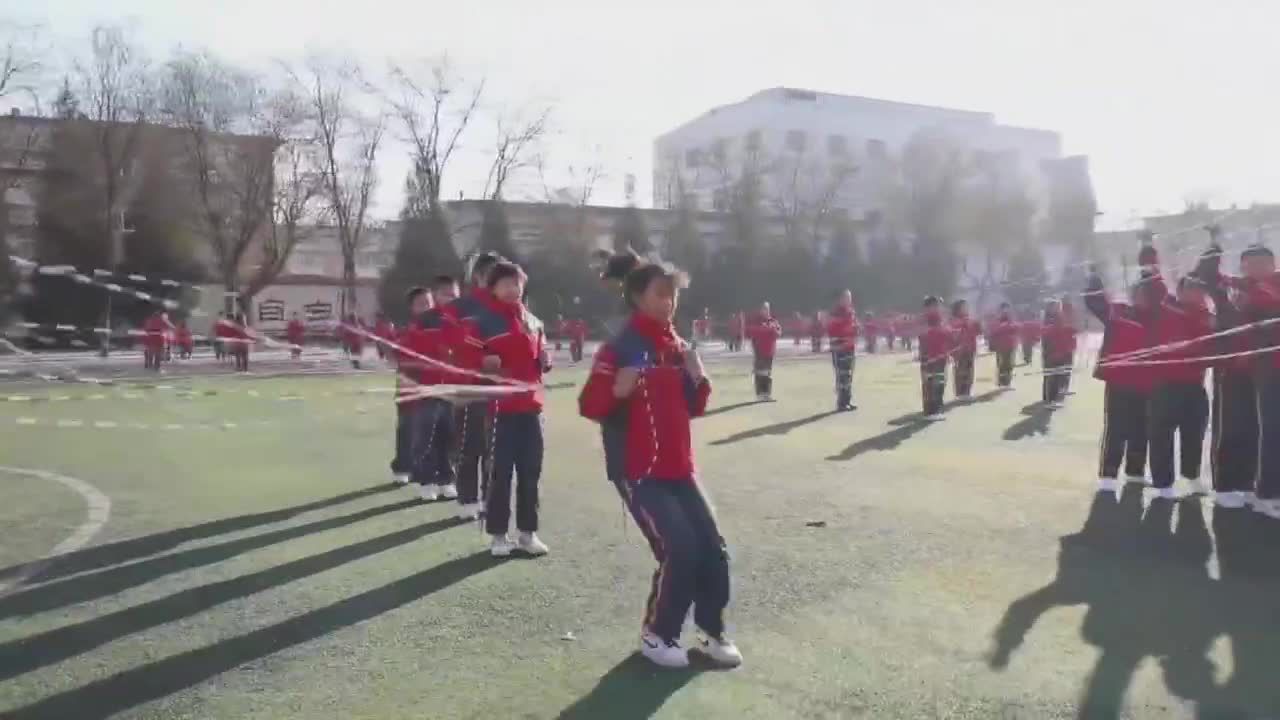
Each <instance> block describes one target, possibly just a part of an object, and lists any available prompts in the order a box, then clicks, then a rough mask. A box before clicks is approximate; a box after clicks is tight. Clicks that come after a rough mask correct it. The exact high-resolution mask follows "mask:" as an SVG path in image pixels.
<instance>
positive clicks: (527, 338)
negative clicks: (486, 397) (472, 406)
mask: <svg viewBox="0 0 1280 720" xmlns="http://www.w3.org/2000/svg"><path fill="white" fill-rule="evenodd" d="M486 302H487V304H488V309H489V312H488V313H484V314H482V315H478V316H476V322H475V325H474V327H475V331H476V337H477V338H478V339H479V340H480V342H481V343H483V344H484V350H483V354H484V355H496V356H498V359H499V360H501V362H502V371H501V374H502V376H503V377H508V378H511V379H512V380H519V381H520V382H523V383H528V384H530V385H535V386H536V389H533V390H528V391H525V392H520V393H516V394H514V395H504V396H502V397H501V398H499V399H498V401H497V403H496V405H497V412H498V414H500V415H501V414H506V413H529V412H539V411H541V410H542V403H543V401H544V399H545V397H544V396H545V390H544V389H543V387H542V374H543V373H544V372H546V371H547V370H550V369H551V368H550V367H549V365H544V364H543V358H544V354H543V345H544V343H545V342H546V331H545V330H544V329H543V327H542V321H541V320H539V319H538V318H537V317H535V316H534V314H533V313H531V312H529V311H528V310H527V309H525V306H524V304H523V303H519V302H516V303H504V302H502V301H500V300H498V299H497V298H495V297H493V296H492V295H490V296H489V297H488V298H487V299H486Z"/></svg>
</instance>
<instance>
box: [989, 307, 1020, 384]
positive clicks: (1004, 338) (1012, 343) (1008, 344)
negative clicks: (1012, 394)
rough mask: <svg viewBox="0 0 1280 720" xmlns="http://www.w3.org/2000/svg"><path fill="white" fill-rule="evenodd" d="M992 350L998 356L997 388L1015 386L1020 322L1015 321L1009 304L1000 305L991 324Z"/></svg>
mask: <svg viewBox="0 0 1280 720" xmlns="http://www.w3.org/2000/svg"><path fill="white" fill-rule="evenodd" d="M990 338H991V339H990V340H989V341H988V342H989V343H990V345H991V349H992V350H993V351H994V352H995V354H996V387H999V388H1002V389H1009V388H1010V387H1012V386H1013V355H1014V353H1016V352H1017V350H1018V322H1017V321H1016V320H1014V319H1013V308H1011V307H1010V306H1009V303H1001V304H1000V312H999V313H998V314H997V315H996V317H995V319H994V320H993V321H992V323H991V330H990Z"/></svg>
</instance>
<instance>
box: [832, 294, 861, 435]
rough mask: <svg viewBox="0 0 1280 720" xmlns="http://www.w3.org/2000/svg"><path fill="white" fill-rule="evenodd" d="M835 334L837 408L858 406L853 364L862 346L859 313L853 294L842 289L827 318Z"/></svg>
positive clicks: (848, 408)
mask: <svg viewBox="0 0 1280 720" xmlns="http://www.w3.org/2000/svg"><path fill="white" fill-rule="evenodd" d="M827 334H828V335H829V336H830V337H831V365H832V367H833V368H835V373H836V411H838V412H848V411H850V410H855V409H857V407H858V406H857V405H854V404H853V366H854V363H855V362H856V357H855V351H856V349H857V347H858V314H857V311H855V310H854V309H853V293H851V292H850V291H848V290H842V291H841V292H840V295H839V296H837V298H836V306H835V307H834V308H832V309H831V314H830V316H829V319H828V320H827Z"/></svg>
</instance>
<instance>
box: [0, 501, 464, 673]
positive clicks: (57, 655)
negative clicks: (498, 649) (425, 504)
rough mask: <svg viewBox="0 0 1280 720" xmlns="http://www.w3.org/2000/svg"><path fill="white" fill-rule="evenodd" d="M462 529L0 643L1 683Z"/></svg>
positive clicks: (299, 564)
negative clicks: (341, 566) (362, 560)
mask: <svg viewBox="0 0 1280 720" xmlns="http://www.w3.org/2000/svg"><path fill="white" fill-rule="evenodd" d="M464 524H468V523H467V521H464V520H456V519H453V518H448V519H444V520H436V521H434V522H429V523H426V524H423V525H417V526H415V527H411V528H406V529H404V530H399V531H397V532H393V533H388V534H386V535H381V536H379V537H375V538H371V539H368V540H362V541H360V542H357V543H352V544H350V545H346V546H343V547H340V548H335V549H333V550H329V551H327V552H322V553H317V554H315V555H311V556H309V557H304V558H301V559H298V560H294V561H291V562H287V563H284V564H281V565H277V566H275V567H271V568H267V569H265V570H260V571H258V572H254V573H249V574H248V575H241V576H239V577H235V578H231V579H230V580H223V581H220V582H215V583H209V584H206V585H201V586H199V587H193V588H188V589H186V590H183V591H181V592H177V593H174V594H172V595H169V596H168V597H163V598H159V599H157V600H152V601H150V602H146V603H143V604H141V605H135V606H133V607H131V608H127V609H125V610H120V611H119V612H114V613H110V614H108V615H102V616H100V617H96V618H94V619H92V620H86V621H84V622H80V623H76V624H74V625H64V626H63V627H60V628H58V629H56V630H50V631H48V632H44V633H40V634H39V635H33V636H30V637H24V638H19V639H17V640H11V641H9V642H6V643H0V682H2V681H4V680H7V679H9V678H12V677H16V676H18V675H21V674H23V673H27V672H31V671H32V670H36V669H38V668H41V667H45V666H46V665H52V664H53V663H56V662H60V661H62V660H65V659H67V658H70V657H74V656H76V655H79V654H81V653H84V652H88V651H90V650H93V649H94V648H97V647H101V646H103V645H106V644H107V643H110V642H113V641H115V640H119V639H120V638H123V637H127V636H129V635H133V634H135V633H140V632H143V631H145V630H148V629H150V628H153V627H159V626H160V625H165V624H167V623H171V622H177V621H178V620H181V619H183V618H186V617H190V616H192V615H195V614H197V613H200V612H204V611H206V610H209V609H211V608H214V607H217V606H218V605H221V604H222V603H226V602H231V601H232V600H237V599H239V598H243V597H248V596H249V595H253V594H255V593H260V592H265V591H267V590H270V589H271V588H274V587H279V586H281V585H284V584H286V583H291V582H294V581H296V580H301V579H303V578H306V577H310V576H312V575H317V574H319V573H322V572H326V571H328V570H332V569H334V568H336V567H338V566H340V565H344V564H346V563H349V562H353V561H356V560H361V559H364V558H367V557H371V556H373V555H376V554H378V553H380V552H384V551H386V550H391V549H393V548H396V547H399V546H401V545H406V544H408V543H411V542H413V541H415V540H419V539H421V538H423V537H426V536H427V535H431V534H433V533H437V532H440V531H442V530H447V529H449V528H452V527H457V526H459V525H464Z"/></svg>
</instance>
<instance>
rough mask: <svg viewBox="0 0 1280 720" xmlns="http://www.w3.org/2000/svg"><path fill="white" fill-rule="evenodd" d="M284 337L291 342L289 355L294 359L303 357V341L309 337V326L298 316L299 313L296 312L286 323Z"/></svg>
mask: <svg viewBox="0 0 1280 720" xmlns="http://www.w3.org/2000/svg"><path fill="white" fill-rule="evenodd" d="M284 339H285V342H287V343H289V357H291V358H293V359H294V360H297V359H298V358H300V357H302V343H304V342H306V339H307V326H306V325H304V324H302V318H300V317H298V313H294V314H293V315H292V316H291V317H290V318H289V324H288V325H285V327H284Z"/></svg>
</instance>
